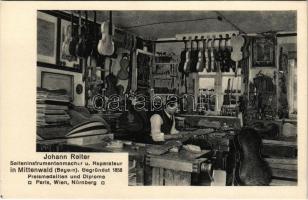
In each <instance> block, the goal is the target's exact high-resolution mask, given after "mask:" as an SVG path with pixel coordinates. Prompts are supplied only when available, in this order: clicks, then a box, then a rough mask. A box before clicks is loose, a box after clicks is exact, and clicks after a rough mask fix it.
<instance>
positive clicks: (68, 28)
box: [59, 19, 80, 68]
mask: <svg viewBox="0 0 308 200" xmlns="http://www.w3.org/2000/svg"><path fill="white" fill-rule="evenodd" d="M60 27H61V30H60V55H59V59H60V62H59V64H60V65H61V66H63V67H70V68H79V64H80V61H79V59H78V58H77V57H76V56H71V55H70V54H69V52H67V47H66V46H65V45H63V43H64V42H65V40H66V39H68V38H71V37H72V31H73V33H76V31H78V30H77V28H76V26H73V27H74V28H73V29H72V25H71V22H70V21H67V20H64V19H61V26H60Z"/></svg>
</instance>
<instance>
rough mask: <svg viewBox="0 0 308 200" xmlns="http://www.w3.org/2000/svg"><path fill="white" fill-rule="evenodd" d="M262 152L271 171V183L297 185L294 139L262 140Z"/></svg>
mask: <svg viewBox="0 0 308 200" xmlns="http://www.w3.org/2000/svg"><path fill="white" fill-rule="evenodd" d="M295 139H296V138H295ZM262 154H263V155H264V156H265V157H266V159H265V160H266V161H267V163H268V164H269V166H270V168H271V171H272V182H271V185H278V186H280V185H282V186H283V185H286V186H291V185H297V179H298V178H297V142H296V140H290V139H288V140H263V149H262Z"/></svg>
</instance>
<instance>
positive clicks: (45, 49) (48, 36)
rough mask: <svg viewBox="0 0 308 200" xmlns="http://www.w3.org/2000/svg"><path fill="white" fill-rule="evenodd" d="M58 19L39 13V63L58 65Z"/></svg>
mask: <svg viewBox="0 0 308 200" xmlns="http://www.w3.org/2000/svg"><path fill="white" fill-rule="evenodd" d="M57 21H58V20H57V17H54V16H52V15H48V14H46V13H42V12H37V61H39V62H44V63H49V64H56V62H57V60H56V59H57V58H56V51H57Z"/></svg>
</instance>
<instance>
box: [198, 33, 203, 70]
mask: <svg viewBox="0 0 308 200" xmlns="http://www.w3.org/2000/svg"><path fill="white" fill-rule="evenodd" d="M201 41H202V49H201V48H200V49H199V51H198V62H197V66H196V70H197V72H202V71H203V70H204V65H205V64H204V63H205V61H204V36H201Z"/></svg>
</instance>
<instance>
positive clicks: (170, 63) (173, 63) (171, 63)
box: [154, 62, 179, 65]
mask: <svg viewBox="0 0 308 200" xmlns="http://www.w3.org/2000/svg"><path fill="white" fill-rule="evenodd" d="M154 64H155V65H178V64H179V63H177V62H169V63H168V62H166V63H154Z"/></svg>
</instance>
